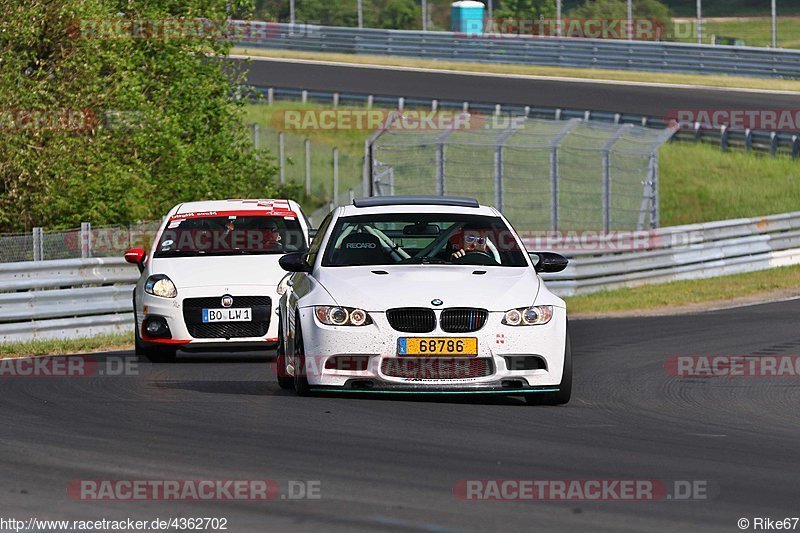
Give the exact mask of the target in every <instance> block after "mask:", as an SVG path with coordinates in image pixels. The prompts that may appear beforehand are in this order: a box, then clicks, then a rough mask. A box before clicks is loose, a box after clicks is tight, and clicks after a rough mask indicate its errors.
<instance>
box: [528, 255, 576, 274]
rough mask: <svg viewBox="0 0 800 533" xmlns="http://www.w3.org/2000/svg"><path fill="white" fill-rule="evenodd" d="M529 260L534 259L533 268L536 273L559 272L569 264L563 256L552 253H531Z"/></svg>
mask: <svg viewBox="0 0 800 533" xmlns="http://www.w3.org/2000/svg"><path fill="white" fill-rule="evenodd" d="M530 256H531V259H535V263H534V265H533V268H534V269H535V270H536V272H561V271H562V270H564V269H565V268H567V265H568V264H569V260H568V259H567V258H566V257H564V256H563V255H560V254H556V253H553V252H531V253H530Z"/></svg>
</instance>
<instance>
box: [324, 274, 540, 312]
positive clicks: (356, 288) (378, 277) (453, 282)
mask: <svg viewBox="0 0 800 533" xmlns="http://www.w3.org/2000/svg"><path fill="white" fill-rule="evenodd" d="M376 272H378V273H376ZM381 272H385V274H381ZM317 278H318V280H319V282H320V284H321V285H322V286H323V287H324V288H325V289H326V290H327V291H328V293H329V294H330V295H331V296H332V297H333V299H334V300H335V302H336V303H337V304H338V305H342V306H347V307H360V308H362V309H365V310H366V311H385V310H386V309H391V308H394V307H431V306H432V304H431V300H434V299H438V300H442V302H443V304H442V307H443V308H447V307H481V308H484V309H488V310H489V311H507V310H508V309H511V308H513V307H527V306H529V305H532V304H533V303H534V300H535V299H536V295H537V294H538V292H539V284H540V280H539V277H538V276H537V275H536V272H535V271H534V270H533V269H532V268H529V267H528V268H524V267H519V268H512V267H481V266H478V267H476V266H455V265H442V266H439V265H403V266H379V267H375V266H371V267H328V268H322V269H321V270H320V273H319V275H318V276H317Z"/></svg>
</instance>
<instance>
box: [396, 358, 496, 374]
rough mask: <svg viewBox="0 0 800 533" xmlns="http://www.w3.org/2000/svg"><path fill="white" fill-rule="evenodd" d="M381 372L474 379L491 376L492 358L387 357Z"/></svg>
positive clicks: (492, 370)
mask: <svg viewBox="0 0 800 533" xmlns="http://www.w3.org/2000/svg"><path fill="white" fill-rule="evenodd" d="M381 372H383V374H384V375H386V376H390V377H395V378H408V379H419V380H442V379H474V378H482V377H486V376H491V375H492V373H493V372H494V368H493V365H492V360H491V359H489V358H486V357H481V358H464V357H459V358H450V357H414V358H402V357H398V358H386V359H384V360H383V361H382V362H381Z"/></svg>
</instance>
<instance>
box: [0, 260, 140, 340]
mask: <svg viewBox="0 0 800 533" xmlns="http://www.w3.org/2000/svg"><path fill="white" fill-rule="evenodd" d="M138 279H139V271H138V270H137V269H136V267H135V266H133V265H130V264H128V263H126V262H125V260H124V259H122V258H93V259H64V260H58V261H25V262H22V263H4V264H0V291H2V292H0V344H2V343H3V342H19V341H30V340H39V339H76V338H84V337H93V336H96V335H102V334H115V333H125V332H129V331H131V327H132V325H133V313H132V312H131V311H132V295H133V283H135V282H136V280H138Z"/></svg>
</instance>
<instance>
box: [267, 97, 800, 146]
mask: <svg viewBox="0 0 800 533" xmlns="http://www.w3.org/2000/svg"><path fill="white" fill-rule="evenodd" d="M254 89H255V90H256V91H258V92H259V93H261V95H262V96H263V97H264V98H265V99H266V100H267V102H269V103H272V102H275V101H281V100H299V101H301V102H316V103H320V104H325V105H333V106H367V107H372V106H376V107H385V108H387V109H398V108H402V109H439V110H448V111H453V110H461V111H464V110H467V111H470V112H474V113H481V114H484V115H509V116H526V117H529V118H541V119H547V120H570V119H573V118H580V119H583V120H594V121H599V122H609V123H613V124H635V125H639V126H645V127H650V128H657V129H664V128H667V127H668V126H669V124H668V123H667V121H665V120H664V117H654V116H647V115H633V114H628V113H613V112H608V111H593V110H589V109H566V108H554V107H539V106H530V105H525V104H524V103H519V104H517V105H509V104H505V105H500V104H496V103H491V102H461V101H455V100H446V99H444V100H439V99H435V98H405V97H403V96H397V95H372V94H355V93H338V92H333V91H308V90H304V89H297V88H288V87H254ZM672 139H673V140H674V141H678V142H699V143H706V144H714V145H716V146H719V147H720V149H721V150H723V151H728V150H743V151H746V152H751V151H752V152H759V153H765V154H770V155H772V156H775V155H779V154H780V155H788V156H792V157H793V158H800V133H793V132H786V131H765V130H747V131H736V130H731V129H723V128H720V129H713V130H712V129H706V128H702V127H701V125H700V124H682V125H681V129H680V130H678V132H677V133H676V134H675V135H674V136H673V137H672Z"/></svg>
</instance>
